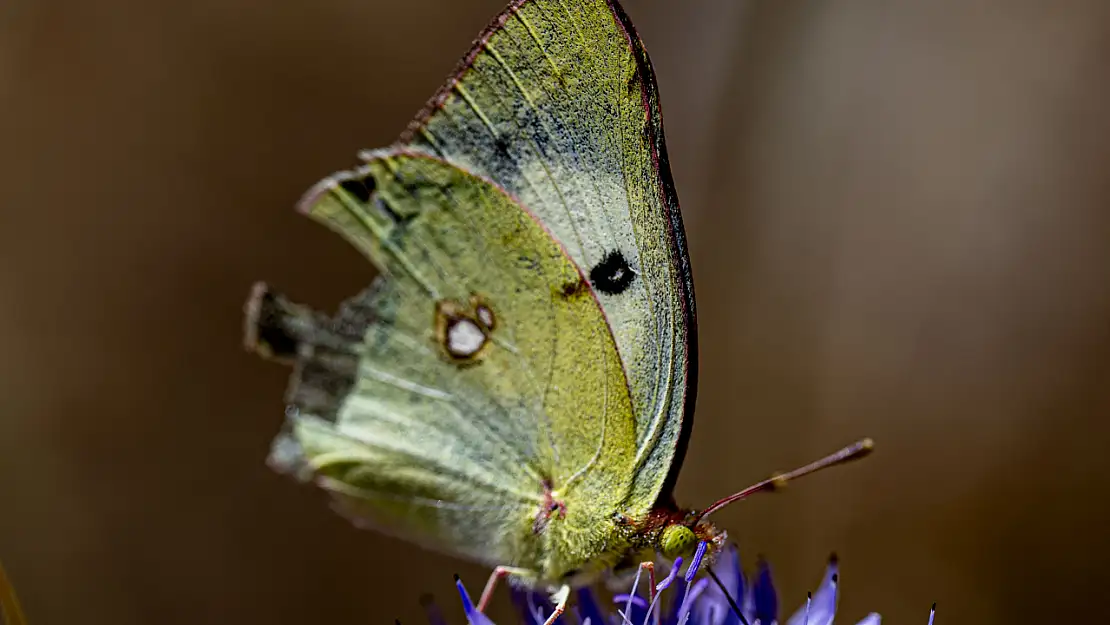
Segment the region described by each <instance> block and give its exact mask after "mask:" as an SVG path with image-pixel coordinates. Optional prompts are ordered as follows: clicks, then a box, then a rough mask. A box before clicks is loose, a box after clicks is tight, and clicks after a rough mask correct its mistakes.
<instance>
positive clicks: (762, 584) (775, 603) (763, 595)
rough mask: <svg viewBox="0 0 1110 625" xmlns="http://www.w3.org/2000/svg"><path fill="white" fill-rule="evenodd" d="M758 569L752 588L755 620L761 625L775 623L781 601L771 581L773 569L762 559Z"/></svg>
mask: <svg viewBox="0 0 1110 625" xmlns="http://www.w3.org/2000/svg"><path fill="white" fill-rule="evenodd" d="M758 567H759V570H758V573H757V574H756V576H755V584H754V585H753V588H752V597H753V599H754V602H755V618H756V619H758V620H759V622H761V623H774V622H775V621H777V620H778V617H779V600H778V597H777V596H776V594H775V585H774V583H773V582H772V581H771V567H770V566H768V565H767V561H766V560H763V559H762V558H761V559H760V560H759V564H758Z"/></svg>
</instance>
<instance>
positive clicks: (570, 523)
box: [263, 152, 635, 581]
mask: <svg viewBox="0 0 1110 625" xmlns="http://www.w3.org/2000/svg"><path fill="white" fill-rule="evenodd" d="M302 209H303V210H304V211H305V212H307V213H308V214H309V215H310V216H312V217H313V218H314V219H316V220H318V221H320V222H322V223H324V224H326V225H327V226H329V227H330V228H332V229H333V230H335V231H336V232H338V233H339V234H341V235H342V236H344V237H345V238H346V239H347V240H348V241H349V242H350V243H351V244H353V245H354V246H356V247H357V248H358V249H360V250H361V251H363V252H364V253H365V254H366V255H367V256H368V257H369V258H370V259H371V260H372V261H373V262H374V264H375V265H376V266H378V267H379V268H380V269H381V272H382V278H381V279H380V280H379V282H378V283H377V284H376V285H375V287H374V288H373V289H372V290H371V291H370V292H369V293H367V294H364V295H363V296H361V298H359V307H358V310H360V311H361V318H362V319H363V320H364V321H365V324H364V326H363V328H362V330H361V333H362V336H363V340H362V341H360V342H347V343H344V342H343V341H329V340H328V339H327V338H326V337H323V338H322V337H321V334H324V333H326V330H321V329H320V328H316V329H314V330H310V329H309V328H310V327H311V326H312V321H311V320H307V318H306V320H305V321H303V322H302V323H301V325H300V330H298V329H297V327H296V323H297V321H296V320H297V318H298V315H297V314H295V313H294V314H292V315H287V316H286V317H285V320H284V321H283V323H285V330H286V333H287V334H289V335H296V334H297V333H298V332H302V333H303V332H314V333H315V334H314V336H303V335H302V339H301V340H302V341H303V344H302V345H301V346H300V348H299V349H301V350H302V351H301V353H300V354H299V357H300V360H301V362H302V364H301V371H300V372H299V373H298V375H299V376H300V379H299V387H298V388H297V389H296V390H294V397H292V398H291V401H292V403H293V404H294V405H298V406H301V408H300V410H299V411H298V412H296V413H294V414H293V415H292V416H291V420H290V421H291V429H290V432H289V434H290V435H291V437H289V438H288V439H284V440H283V441H282V442H279V444H278V445H277V449H276V454H277V456H278V458H277V460H278V462H279V463H280V462H285V461H289V460H293V461H294V462H296V461H301V462H306V463H307V466H306V467H305V468H307V469H309V470H310V472H311V473H312V474H314V475H315V476H316V477H317V478H318V479H320V480H321V484H322V485H324V486H325V487H326V488H328V489H330V490H332V492H333V493H334V494H335V495H336V497H337V501H338V503H339V504H340V506H341V508H342V510H343V511H344V512H345V513H347V514H349V515H351V516H352V517H354V518H356V519H359V520H366V521H368V522H369V523H371V524H372V525H373V526H374V527H376V528H378V529H382V530H384V531H386V532H390V533H393V534H397V535H401V536H403V537H406V538H409V539H413V540H417V541H418V542H421V543H424V544H426V545H429V546H433V547H438V548H440V549H442V550H444V551H447V552H450V553H454V554H457V555H461V556H464V557H468V558H471V559H474V560H477V561H481V562H486V563H488V564H491V565H510V566H515V567H520V568H525V569H529V570H531V571H535V572H536V573H537V575H540V574H544V576H545V577H546V576H551V577H553V578H555V579H558V578H559V577H561V576H562V575H563V574H564V573H566V572H567V571H569V570H571V569H575V568H579V567H580V565H582V564H583V563H585V562H589V561H592V560H595V559H596V558H597V556H598V555H599V554H602V553H604V552H607V551H614V550H615V551H617V554H616V555H619V552H620V551H621V547H622V545H621V543H620V541H619V536H617V534H618V532H617V531H616V522H615V520H614V518H613V511H614V510H618V509H620V508H621V507H622V506H623V504H624V501H625V500H626V499H627V497H628V495H629V493H630V492H631V488H632V468H633V464H634V461H635V458H634V453H635V445H634V433H635V424H634V417H633V413H632V406H631V403H630V398H629V393H628V388H627V382H626V380H625V376H624V371H623V369H622V368H621V364H620V360H619V356H618V354H617V351H616V347H615V345H614V343H613V340H612V335H611V334H610V331H609V327H608V325H607V323H606V321H605V318H604V316H603V314H602V312H601V309H600V307H599V306H598V304H597V301H596V299H595V298H594V296H593V295H592V293H591V292H590V291H589V290H588V289H584V288H572V287H575V286H576V285H581V283H582V280H583V276H582V275H581V273H580V271H579V270H578V267H577V266H576V265H575V264H574V263H573V262H572V261H571V259H570V258H569V257H568V256H567V255H566V253H565V251H564V250H563V248H562V247H561V246H560V245H559V243H558V242H557V241H556V240H555V239H554V238H553V237H552V236H551V235H550V233H549V232H547V231H546V230H545V229H544V228H543V227H542V226H541V224H540V223H539V222H538V221H537V220H536V219H535V218H534V217H533V216H532V215H530V214H529V213H528V212H527V211H526V210H524V209H522V207H521V206H520V205H519V203H518V202H517V201H516V200H514V199H513V198H512V197H510V196H509V195H508V194H506V193H505V192H504V191H503V190H502V189H500V188H499V187H498V186H496V185H494V184H493V183H491V182H489V181H487V180H484V179H481V178H479V177H477V176H474V175H472V174H469V173H467V172H465V171H463V170H461V169H459V168H457V167H454V166H452V165H449V164H447V163H445V162H443V161H441V160H439V159H437V158H434V157H428V156H425V155H411V154H405V153H384V152H383V153H381V154H380V155H379V156H377V157H375V158H374V159H372V160H370V161H369V162H368V163H367V165H366V166H365V167H362V168H360V169H358V170H356V171H353V172H349V173H345V174H339V175H337V176H335V177H333V178H330V179H327V180H325V181H324V182H322V183H321V184H320V185H318V187H317V188H316V189H314V190H313V191H311V192H310V193H309V194H308V195H307V196H306V198H305V200H304V201H303V203H302ZM471 301H479V302H481V304H480V305H481V306H482V307H484V308H485V310H486V311H487V312H488V313H489V315H490V318H491V319H492V320H493V324H492V325H493V329H492V330H489V331H488V332H487V335H486V336H485V337H484V338H483V345H482V346H481V348H480V349H477V350H476V351H475V354H474V356H473V357H472V358H462V359H459V358H454V357H452V355H451V354H449V353H447V352H445V351H444V345H443V340H444V337H443V335H442V334H437V331H436V326H437V324H436V317H437V309H440V308H442V306H443V305H444V303H447V304H448V305H453V304H456V303H457V304H458V308H459V309H460V310H462V309H468V310H469V306H470V305H469V304H468V302H471ZM268 305H269V306H276V305H280V304H279V303H278V302H277V301H276V300H274V299H273V298H272V297H271V299H270V303H269V304H268ZM263 317H264V318H265V317H266V315H263ZM268 317H269V318H270V319H277V316H275V315H269V316H268ZM471 318H472V319H478V317H477V316H476V315H472V317H471ZM469 322H470V321H468V323H469ZM329 344H330V345H334V346H336V347H335V349H334V350H331V349H328V348H326V347H325V348H320V347H319V345H325V346H326V345H329ZM313 345H316V347H313ZM344 361H345V362H344ZM306 367H310V368H311V369H310V370H308V369H306ZM352 367H354V369H352ZM306 371H308V373H309V374H308V375H306ZM344 372H346V375H347V376H348V378H349V379H350V380H351V381H350V384H351V386H350V387H349V388H348V389H347V390H346V392H345V393H344V394H340V401H339V402H338V403H337V404H336V405H335V406H333V411H332V412H329V411H328V410H326V409H321V408H320V406H318V405H314V404H313V403H312V394H313V393H318V392H319V389H320V388H323V387H326V386H327V384H326V383H325V380H331V381H332V382H333V383H334V381H335V380H341V379H342V378H343V375H344ZM329 374H330V377H329ZM290 449H292V451H294V452H295V453H293V454H287V453H286V452H287V451H289V450H290ZM545 482H546V483H549V484H553V485H554V486H555V487H557V488H559V489H560V491H561V495H562V496H563V497H565V498H566V499H568V500H570V499H571V498H573V499H574V500H575V501H581V502H587V501H588V502H590V505H573V506H571V505H568V506H567V507H566V510H565V517H563V518H561V519H560V520H559V522H558V523H551V524H550V525H549V526H546V527H544V528H543V529H542V531H538V530H539V528H537V518H538V516H539V515H540V514H541V513H542V512H543V510H544V505H545V500H544V483H545ZM616 555H614V556H613V557H616ZM593 564H594V566H597V567H599V568H606V567H607V566H611V565H612V564H613V562H611V561H606V560H605V559H600V560H598V561H597V562H596V563H593ZM540 579H541V581H548V580H545V579H543V578H540ZM555 579H553V580H550V581H555Z"/></svg>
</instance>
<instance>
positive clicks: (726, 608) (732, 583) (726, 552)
mask: <svg viewBox="0 0 1110 625" xmlns="http://www.w3.org/2000/svg"><path fill="white" fill-rule="evenodd" d="M713 572H714V573H715V574H716V575H717V578H718V579H720V580H721V584H722V585H723V586H724V587H725V589H726V590H727V591H728V593H729V595H730V596H731V597H732V599H733V600H734V601H736V603H737V605H738V606H739V607H740V609H741V611H743V613H744V617H745V618H746V619H747V621H748V622H749V623H750V622H751V621H752V617H753V614H754V611H753V610H749V609H748V607H747V605H746V604H747V602H746V601H745V600H744V598H745V594H746V593H745V583H744V573H743V571H741V570H740V556H739V555H738V554H737V552H736V548H735V547H734V546H732V545H729V546H727V547H725V548H724V549H722V550H721V553H720V554H718V556H717V561H716V562H715V563H714V564H713ZM690 618H691V620H692V621H693V623H694V624H695V625H739V624H740V619H739V618H737V617H736V614H735V613H734V612H733V611H732V606H731V604H730V603H729V601H728V598H727V597H725V595H724V593H723V592H721V589H720V588H719V587H718V586H717V585H716V584H715V583H714V584H710V585H709V586H707V587H706V589H705V591H704V592H703V593H702V594H701V597H699V598H698V600H697V601H696V602H694V607H693V609H692V610H691V615H690Z"/></svg>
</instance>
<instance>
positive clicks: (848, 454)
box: [697, 438, 875, 521]
mask: <svg viewBox="0 0 1110 625" xmlns="http://www.w3.org/2000/svg"><path fill="white" fill-rule="evenodd" d="M874 447H875V443H874V441H872V440H871V439H870V438H865V439H863V440H859V441H856V442H855V443H852V444H851V445H848V446H847V447H845V448H843V449H841V450H840V451H837V452H836V453H833V454H830V455H828V456H825V457H824V458H821V459H820V460H818V461H816V462H811V463H810V464H807V465H805V466H804V467H799V468H797V469H794V470H793V471H788V472H786V473H778V474H776V475H772V476H771V477H769V478H767V479H765V480H763V481H762V482H759V483H757V484H753V485H752V486H749V487H747V488H745V489H744V490H742V491H740V492H738V493H736V494H734V495H729V496H728V497H725V498H724V499H721V500H720V501H717V502H714V503H713V504H711V505H710V506H709V507H708V508H706V509H705V510H702V511H701V513H700V514H698V517H697V520H698V521H700V520H702V519H704V518H705V517H707V516H709V515H710V514H713V513H714V512H716V511H718V510H720V509H721V508H724V507H725V506H727V505H729V504H730V503H734V502H737V501H740V500H741V499H747V498H748V497H750V496H752V495H754V494H756V493H761V492H764V491H768V492H769V491H774V490H776V489H779V488H782V487H784V486H786V484H787V483H788V482H791V481H793V480H796V479H798V478H800V477H802V476H805V475H809V474H810V473H816V472H818V471H820V470H821V469H827V468H829V467H834V466H836V465H838V464H844V463H846V462H850V461H852V460H857V459H859V458H862V457H864V456H866V455H867V454H869V453H871V450H872V449H873V448H874Z"/></svg>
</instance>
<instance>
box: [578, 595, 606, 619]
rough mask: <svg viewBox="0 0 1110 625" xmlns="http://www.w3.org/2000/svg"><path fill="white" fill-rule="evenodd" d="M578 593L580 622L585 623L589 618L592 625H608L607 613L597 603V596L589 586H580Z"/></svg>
mask: <svg viewBox="0 0 1110 625" xmlns="http://www.w3.org/2000/svg"><path fill="white" fill-rule="evenodd" d="M576 594H577V595H578V622H579V623H580V624H581V625H584V624H585V623H586V621H587V620H588V621H589V622H590V625H606V622H605V615H604V614H602V613H601V608H600V607H598V605H597V598H596V597H594V593H593V591H592V590H590V589H589V588H580V589H578V592H577V593H576Z"/></svg>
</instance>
